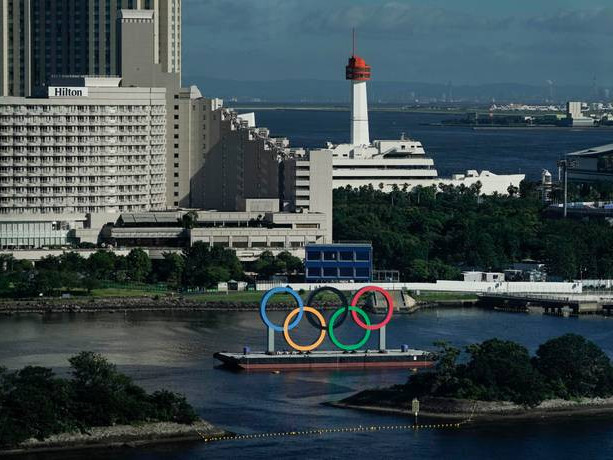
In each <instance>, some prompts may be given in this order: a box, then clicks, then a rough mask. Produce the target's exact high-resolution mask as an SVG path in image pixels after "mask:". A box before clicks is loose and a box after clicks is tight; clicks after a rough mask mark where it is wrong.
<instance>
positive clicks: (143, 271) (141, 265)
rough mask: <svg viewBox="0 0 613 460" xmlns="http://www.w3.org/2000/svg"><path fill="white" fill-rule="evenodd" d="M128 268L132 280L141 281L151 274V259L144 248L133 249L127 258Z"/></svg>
mask: <svg viewBox="0 0 613 460" xmlns="http://www.w3.org/2000/svg"><path fill="white" fill-rule="evenodd" d="M126 268H127V273H128V277H129V278H130V280H131V281H136V282H138V283H141V282H143V281H145V280H146V279H147V277H148V276H149V275H150V274H151V259H150V258H149V255H148V254H147V253H146V252H145V251H143V250H142V249H140V248H137V249H132V250H131V251H130V253H129V254H128V257H127V258H126Z"/></svg>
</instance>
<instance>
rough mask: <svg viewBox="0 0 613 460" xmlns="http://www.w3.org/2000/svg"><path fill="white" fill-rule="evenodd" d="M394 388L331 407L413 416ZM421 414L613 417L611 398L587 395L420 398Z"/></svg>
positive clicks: (489, 418)
mask: <svg viewBox="0 0 613 460" xmlns="http://www.w3.org/2000/svg"><path fill="white" fill-rule="evenodd" d="M397 393H398V392H397V391H394V390H370V391H364V392H361V393H358V394H356V395H354V396H351V397H349V398H347V399H344V400H342V401H339V402H333V403H330V405H332V406H334V407H340V408H345V409H357V410H366V411H371V412H381V413H389V414H402V415H407V416H411V417H413V413H412V410H411V401H403V400H400V399H399V398H398V394H397ZM419 414H420V416H421V417H427V418H435V419H450V420H470V421H472V422H476V423H478V422H496V421H517V420H537V419H556V418H568V417H577V416H588V415H589V416H595V415H608V416H611V417H613V398H589V399H582V400H577V401H567V400H563V399H552V400H547V401H543V402H542V403H541V404H540V405H539V406H537V407H535V408H533V409H527V408H525V407H523V406H519V405H517V404H514V403H512V402H506V401H471V400H466V399H454V398H422V399H420V412H419Z"/></svg>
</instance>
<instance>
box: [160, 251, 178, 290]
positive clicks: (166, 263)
mask: <svg viewBox="0 0 613 460" xmlns="http://www.w3.org/2000/svg"><path fill="white" fill-rule="evenodd" d="M163 256H164V259H163V260H162V261H161V262H160V263H159V264H158V266H157V270H156V273H157V275H158V277H159V280H160V281H165V282H167V283H168V284H169V285H170V286H173V287H178V286H180V285H181V280H182V278H183V272H184V271H185V259H184V257H182V256H181V255H180V254H175V253H172V252H165V253H164V254H163Z"/></svg>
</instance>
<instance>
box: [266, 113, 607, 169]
mask: <svg viewBox="0 0 613 460" xmlns="http://www.w3.org/2000/svg"><path fill="white" fill-rule="evenodd" d="M453 117H454V116H453V115H440V114H415V113H403V112H398V113H395V112H371V113H370V132H371V138H372V139H398V138H399V137H400V135H401V134H402V133H403V132H404V133H406V134H407V135H409V136H411V137H412V138H415V139H417V140H420V141H421V142H422V143H423V144H424V147H425V149H426V152H427V153H428V154H430V155H431V156H433V157H434V159H435V161H436V165H437V167H438V171H439V174H440V175H441V176H449V175H451V174H453V173H458V172H465V171H466V170H467V169H477V170H479V171H481V170H483V169H486V170H489V171H492V172H494V173H517V172H521V173H524V174H527V175H528V176H529V177H530V178H532V179H540V175H541V170H542V169H543V168H545V169H549V170H550V171H551V172H552V173H554V174H557V166H556V162H557V160H558V159H559V158H560V157H561V156H562V155H564V154H565V153H569V152H574V151H577V150H581V149H585V148H588V147H594V146H597V145H602V144H608V143H611V142H613V130H606V129H605V130H594V129H572V130H570V129H538V130H525V129H506V130H505V129H498V130H474V129H472V128H468V127H438V126H428V125H429V124H432V123H439V122H441V121H442V120H444V119H449V118H453ZM256 121H257V123H258V125H259V126H266V127H267V128H270V129H271V131H272V134H273V135H275V136H284V137H288V138H289V139H290V141H291V144H292V145H294V146H297V147H301V146H304V147H322V146H323V145H324V144H325V142H326V141H330V142H333V143H342V142H348V140H349V112H331V111H307V110H304V111H300V110H274V111H273V110H270V111H269V110H261V111H256Z"/></svg>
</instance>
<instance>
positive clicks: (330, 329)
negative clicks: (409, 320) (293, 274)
mask: <svg viewBox="0 0 613 460" xmlns="http://www.w3.org/2000/svg"><path fill="white" fill-rule="evenodd" d="M325 291H328V292H331V293H333V294H335V295H336V296H337V297H338V298H339V299H340V301H341V303H342V305H345V306H344V307H341V308H339V309H338V310H336V311H335V312H334V313H333V314H332V316H331V317H330V319H329V320H326V318H325V317H324V315H322V314H321V313H320V312H319V311H318V310H317V309H315V308H314V307H312V306H310V305H312V304H313V302H314V300H315V297H316V296H317V295H318V294H320V293H322V292H325ZM369 292H378V293H380V294H382V295H383V298H384V299H385V302H386V303H387V314H386V316H385V318H384V319H383V321H382V322H380V323H379V324H374V325H373V324H371V321H370V317H369V316H368V314H367V313H366V312H365V311H364V310H362V309H361V308H359V307H358V302H359V301H360V298H361V297H362V296H363V295H364V294H366V293H369ZM277 294H289V295H290V296H291V297H293V299H294V300H295V301H296V303H297V305H298V308H296V309H295V310H292V311H291V312H290V313H289V314H288V315H287V317H286V318H285V321H284V322H283V326H280V325H277V324H274V323H273V322H272V321H270V319H269V318H268V315H267V314H266V306H267V305H268V301H269V300H270V299H271V298H272V297H273V296H275V295H277ZM305 313H306V318H307V320H308V321H309V323H311V325H312V326H314V327H315V328H317V329H319V330H320V334H319V337H318V338H317V339H316V340H315V342H313V343H312V344H310V345H299V344H297V343H296V342H294V340H292V338H291V337H290V334H289V333H290V331H291V330H292V329H294V328H296V327H297V326H298V324H299V323H300V321H301V320H302V318H303V316H305ZM350 313H351V318H352V319H353V321H354V322H355V323H356V324H357V325H358V326H360V327H361V328H362V329H364V331H365V332H364V337H363V338H362V340H360V341H359V342H357V343H355V344H352V345H346V344H344V343H342V342H341V341H340V340H338V338H337V337H336V334H335V333H334V330H335V329H336V328H337V327H339V326H340V325H341V324H343V323H344V322H345V320H346V319H347V317H348V316H349V314H350ZM393 314H394V301H393V299H392V296H391V295H390V294H389V292H387V291H386V290H385V289H383V288H380V287H378V286H366V287H364V288H362V289H360V290H359V291H358V292H357V293H356V294H355V295H354V296H353V298H352V299H351V303H349V304H347V298H346V297H345V294H343V293H342V292H341V291H339V290H338V289H335V288H333V287H329V286H326V287H322V288H319V289H317V290H315V291H313V292H312V293H311V294H310V295H309V297H308V299H307V306H305V305H304V302H303V300H302V297H300V295H299V294H298V293H297V292H296V291H294V290H293V289H292V288H290V287H277V288H274V289H271V290H270V291H268V292H267V293H266V294H264V297H262V301H261V302H260V317H261V318H262V321H263V322H264V324H266V326H267V327H268V328H270V329H272V330H273V331H275V332H282V333H283V336H284V337H285V341H286V342H287V344H288V345H289V346H290V347H292V348H293V349H294V350H296V351H300V352H310V351H313V350H315V349H316V348H318V347H319V346H320V345H321V344H322V343H323V342H324V340H325V338H326V333H327V334H329V335H330V340H331V341H332V343H333V344H334V345H336V346H337V347H338V348H339V349H341V350H344V351H353V350H358V349H359V348H361V347H363V346H364V345H365V344H366V343H367V342H368V339H369V338H370V334H371V332H372V331H378V330H380V329H382V328H384V327H385V326H387V325H388V324H389V322H390V321H391V320H392V316H393Z"/></svg>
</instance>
